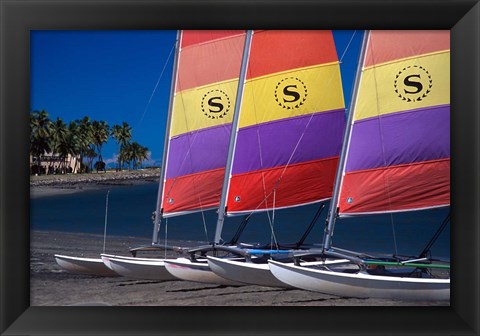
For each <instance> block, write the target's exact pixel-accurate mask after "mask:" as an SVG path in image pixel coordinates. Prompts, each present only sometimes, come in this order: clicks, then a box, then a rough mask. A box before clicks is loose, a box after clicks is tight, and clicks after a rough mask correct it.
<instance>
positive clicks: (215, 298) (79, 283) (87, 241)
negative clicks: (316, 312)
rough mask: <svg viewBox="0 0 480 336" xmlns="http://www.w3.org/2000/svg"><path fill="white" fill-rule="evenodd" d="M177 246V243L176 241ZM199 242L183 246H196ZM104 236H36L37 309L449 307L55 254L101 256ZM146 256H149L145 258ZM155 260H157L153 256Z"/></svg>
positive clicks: (113, 240) (110, 246)
mask: <svg viewBox="0 0 480 336" xmlns="http://www.w3.org/2000/svg"><path fill="white" fill-rule="evenodd" d="M148 243H149V240H148V239H145V238H143V239H140V238H135V237H120V236H117V237H107V241H106V252H107V253H112V254H121V255H128V248H129V247H134V246H139V245H142V244H148ZM177 243H178V242H177ZM196 243H197V242H184V243H183V245H190V246H192V245H194V244H196ZM102 248H103V236H101V235H91V234H83V233H66V232H49V231H32V232H31V251H30V298H31V299H30V300H31V305H32V306H65V305H112V306H448V305H449V303H448V302H407V301H393V300H379V299H353V298H343V297H334V296H331V295H324V294H321V293H313V292H308V291H303V290H298V289H280V288H269V287H260V286H242V287H229V286H218V285H215V284H202V283H195V282H189V281H180V280H179V281H164V282H159V281H151V280H133V279H127V278H124V277H97V276H89V275H81V274H73V273H69V272H66V271H64V270H63V269H62V268H60V266H58V265H57V263H56V262H55V260H54V257H53V255H54V254H64V255H71V256H84V257H98V256H99V253H101V252H102ZM145 256H146V254H145ZM151 256H153V255H151Z"/></svg>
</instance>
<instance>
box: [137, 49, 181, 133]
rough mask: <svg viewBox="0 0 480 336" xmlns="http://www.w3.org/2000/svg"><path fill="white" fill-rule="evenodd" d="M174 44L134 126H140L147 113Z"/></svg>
mask: <svg viewBox="0 0 480 336" xmlns="http://www.w3.org/2000/svg"><path fill="white" fill-rule="evenodd" d="M175 44H176V42H175V43H173V46H172V49H171V50H170V54H169V55H168V57H167V60H166V61H165V64H164V65H163V69H162V72H161V73H160V76H159V77H158V79H157V83H156V84H155V87H154V88H153V92H152V94H151V95H150V99H148V102H147V105H146V106H145V109H144V110H143V113H142V116H141V117H140V119H139V120H138V122H137V126H136V128H138V127H139V126H140V124H141V123H142V121H143V118H144V117H145V114H146V113H147V110H148V107H149V106H150V103H151V102H152V99H153V96H154V95H155V92H156V91H157V87H158V84H159V83H160V80H161V79H162V77H163V73H164V72H165V69H166V68H167V64H168V62H169V61H170V57H171V56H172V53H173V51H174V50H175Z"/></svg>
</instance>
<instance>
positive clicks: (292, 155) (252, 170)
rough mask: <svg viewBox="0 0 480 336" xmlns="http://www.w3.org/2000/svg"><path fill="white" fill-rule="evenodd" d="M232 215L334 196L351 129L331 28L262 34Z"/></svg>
mask: <svg viewBox="0 0 480 336" xmlns="http://www.w3.org/2000/svg"><path fill="white" fill-rule="evenodd" d="M239 118H240V119H239V123H238V129H237V130H236V132H238V133H237V140H236V144H235V148H234V152H233V160H232V167H231V174H230V175H231V176H230V181H229V186H228V192H227V202H226V204H227V205H226V209H227V215H235V214H239V213H245V212H254V211H263V210H266V209H272V208H285V207H293V206H298V205H304V204H309V203H313V202H318V201H321V200H324V199H328V198H330V197H331V194H332V190H333V180H334V177H335V171H336V168H337V163H338V157H339V153H340V149H341V141H342V135H343V132H344V127H345V103H344V99H343V91H342V82H341V76H340V66H339V61H338V56H337V52H336V49H335V43H334V39H333V35H332V32H331V31H255V32H254V34H253V37H252V43H251V50H250V57H249V62H248V67H247V78H246V82H245V87H244V93H243V100H242V106H241V110H240V116H239Z"/></svg>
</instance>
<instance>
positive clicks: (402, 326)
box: [0, 0, 480, 335]
mask: <svg viewBox="0 0 480 336" xmlns="http://www.w3.org/2000/svg"><path fill="white" fill-rule="evenodd" d="M0 6H1V7H0V11H1V12H0V13H1V18H0V21H1V55H0V57H1V87H0V88H1V92H0V99H1V114H0V145H1V147H0V190H1V194H0V221H1V222H0V230H1V231H0V232H1V235H0V239H1V242H0V249H1V255H0V260H1V264H0V267H1V269H0V294H1V296H0V298H1V302H0V332H1V333H2V334H3V335H24V334H25V335H27V334H28V335H40V334H42V335H54V334H60V335H69V334H75V335H83V334H85V335H94V334H98V335H100V334H115V335H130V334H132V335H140V334H148V335H150V334H166V335H176V334H182V335H187V334H194V335H203V334H208V335H214V334H222V335H223V334H225V335H243V334H246V335H263V334H281V335H289V334H292V335H304V334H305V335H306V334H316V335H317V334H328V335H335V334H341V335H346V334H369V335H370V334H379V335H384V334H389V335H401V334H409V335H417V334H419V335H421V334H428V335H460V334H461V335H478V333H479V322H478V320H477V318H478V316H479V315H480V314H479V302H480V300H479V295H480V291H479V284H480V279H479V274H480V272H479V269H478V267H479V224H480V221H479V208H480V198H479V188H480V187H479V172H480V169H479V168H480V167H479V160H480V154H479V153H480V148H479V144H480V141H479V139H480V135H479V126H480V122H479V121H480V111H479V109H480V108H479V107H480V103H479V92H480V85H479V81H480V79H479V74H480V66H479V64H480V55H479V53H480V4H479V3H478V1H475V0H460V1H450V0H431V1H426V0H420V1H383V2H382V1H373V0H367V1H364V0H359V1H355V0H337V1H320V0H318V1H313V0H308V1H294V0H290V1H273V0H272V1H266V0H256V1H246V0H243V1H213V0H210V1H190V0H177V1H167V0H161V1H153V0H147V1H135V0H123V1H121V0H120V1H105V0H99V1H71V0H65V1H45V0H38V1H20V0H17V1H8V0H2V1H1V2H0ZM199 28H203V29H226V28H229V29H231V28H236V29H245V28H255V29H256V28H269V29H275V28H277V29H278V28H281V29H451V33H452V35H451V36H452V53H451V57H452V58H451V60H452V72H451V74H452V76H451V80H452V86H451V89H452V90H451V93H452V96H451V98H452V99H451V101H452V105H451V106H452V108H451V110H452V114H451V116H452V124H451V125H452V131H451V137H452V224H453V225H452V235H451V237H452V260H453V266H452V290H451V293H452V294H451V305H450V307H388V308H386V307H335V308H333V307H295V308H293V307H276V308H273V307H228V308H225V307H223V308H219V307H131V308H130V307H29V299H30V298H29V295H30V290H29V282H30V274H29V246H30V240H29V238H30V236H29V230H30V228H29V171H28V152H29V144H28V139H29V137H28V134H29V129H28V125H29V123H28V117H29V115H28V111H29V110H30V106H29V97H30V88H29V85H30V84H29V32H30V30H42V29H45V30H49V29H62V30H63V29H84V30H87V29H122V30H127V29H199Z"/></svg>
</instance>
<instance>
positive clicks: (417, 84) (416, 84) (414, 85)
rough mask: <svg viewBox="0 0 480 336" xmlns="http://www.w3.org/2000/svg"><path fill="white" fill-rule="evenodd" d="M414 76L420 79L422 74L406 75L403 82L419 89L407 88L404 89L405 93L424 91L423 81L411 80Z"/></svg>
mask: <svg viewBox="0 0 480 336" xmlns="http://www.w3.org/2000/svg"><path fill="white" fill-rule="evenodd" d="M412 77H413V78H418V79H420V75H410V76H407V77H405V79H404V80H403V84H405V86H413V87H415V88H416V89H417V91H407V90H406V89H403V90H404V91H405V93H409V94H416V93H419V92H420V91H422V89H423V85H422V83H420V82H415V81H411V80H410V78H412Z"/></svg>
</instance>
